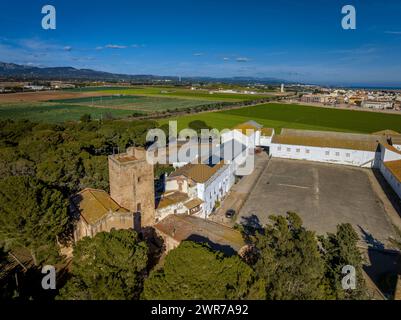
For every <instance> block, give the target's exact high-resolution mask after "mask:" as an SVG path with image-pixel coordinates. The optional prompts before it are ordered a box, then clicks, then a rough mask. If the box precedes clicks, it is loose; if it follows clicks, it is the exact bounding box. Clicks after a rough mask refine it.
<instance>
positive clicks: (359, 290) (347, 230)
mask: <svg viewBox="0 0 401 320" xmlns="http://www.w3.org/2000/svg"><path fill="white" fill-rule="evenodd" d="M358 240H359V237H358V234H357V233H356V232H355V230H354V228H353V227H352V226H351V225H350V224H349V223H345V224H340V225H338V226H337V232H336V233H335V234H332V233H329V234H327V237H321V238H320V241H321V244H322V248H323V256H324V259H325V261H326V271H325V274H326V278H327V280H328V282H329V284H330V293H329V294H330V296H331V297H333V298H336V299H366V298H367V295H366V287H365V281H364V279H363V274H362V264H363V258H362V255H361V252H360V251H359V249H358V247H357V242H358ZM347 265H350V266H353V267H354V268H355V271H356V289H354V290H352V289H349V290H344V289H343V288H342V285H341V280H342V278H343V277H344V276H345V274H342V268H343V267H344V266H347Z"/></svg>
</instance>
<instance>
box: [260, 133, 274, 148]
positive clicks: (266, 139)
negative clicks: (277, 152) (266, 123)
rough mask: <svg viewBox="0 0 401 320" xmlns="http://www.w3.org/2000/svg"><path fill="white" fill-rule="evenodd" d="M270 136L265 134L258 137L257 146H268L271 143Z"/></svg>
mask: <svg viewBox="0 0 401 320" xmlns="http://www.w3.org/2000/svg"><path fill="white" fill-rule="evenodd" d="M272 137H273V136H271V137H267V136H261V137H260V141H259V144H257V146H261V147H270V145H271V143H272Z"/></svg>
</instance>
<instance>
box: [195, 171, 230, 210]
mask: <svg viewBox="0 0 401 320" xmlns="http://www.w3.org/2000/svg"><path fill="white" fill-rule="evenodd" d="M234 182H235V177H234V174H233V172H232V170H231V167H230V166H224V167H223V168H222V169H220V170H219V171H218V172H217V173H216V174H215V175H214V176H213V177H212V178H211V179H209V180H208V181H207V182H206V183H198V184H197V189H198V198H199V199H202V200H203V201H204V204H203V214H204V215H206V216H208V215H210V213H211V212H212V210H213V207H214V205H215V202H216V201H217V200H219V201H220V202H221V200H222V197H224V196H225V195H226V194H227V192H228V191H229V190H230V189H231V187H232V185H233V184H234ZM220 189H221V191H220Z"/></svg>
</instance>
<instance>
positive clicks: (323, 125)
mask: <svg viewBox="0 0 401 320" xmlns="http://www.w3.org/2000/svg"><path fill="white" fill-rule="evenodd" d="M169 120H177V121H178V128H179V129H183V128H186V127H188V124H189V123H190V122H191V121H194V120H201V121H204V122H205V123H206V124H207V125H209V126H210V127H213V128H217V129H219V130H221V129H224V128H232V127H234V126H235V125H237V124H239V123H242V122H245V121H248V120H255V121H257V122H259V123H260V124H262V125H264V126H265V127H272V128H275V129H276V131H277V132H279V131H281V128H293V129H310V130H323V131H343V132H359V133H372V132H375V131H379V130H383V129H392V130H395V131H399V132H401V115H396V114H386V113H378V112H366V111H365V112H364V111H354V110H341V109H329V108H320V107H310V106H302V105H290V104H278V103H269V104H263V105H257V106H251V107H244V108H240V109H233V110H226V111H219V112H208V113H200V114H195V115H188V116H182V117H179V118H170V119H163V120H160V121H159V123H160V124H165V123H168V121H169Z"/></svg>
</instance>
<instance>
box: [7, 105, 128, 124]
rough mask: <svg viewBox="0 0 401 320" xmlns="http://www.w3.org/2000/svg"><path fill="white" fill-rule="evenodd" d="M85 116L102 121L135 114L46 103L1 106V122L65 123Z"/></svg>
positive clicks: (124, 111) (116, 110)
mask: <svg viewBox="0 0 401 320" xmlns="http://www.w3.org/2000/svg"><path fill="white" fill-rule="evenodd" d="M84 114H90V115H91V117H92V119H101V118H102V117H103V116H104V115H106V114H110V115H112V116H113V117H115V118H120V117H127V116H130V115H132V114H133V111H132V110H120V109H107V108H92V107H87V106H77V105H62V104H46V103H33V104H29V103H23V104H17V105H16V104H7V105H1V104H0V120H2V119H12V120H22V119H28V120H31V121H34V122H51V123H55V122H64V121H76V120H79V119H80V117H81V116H82V115H84Z"/></svg>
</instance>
